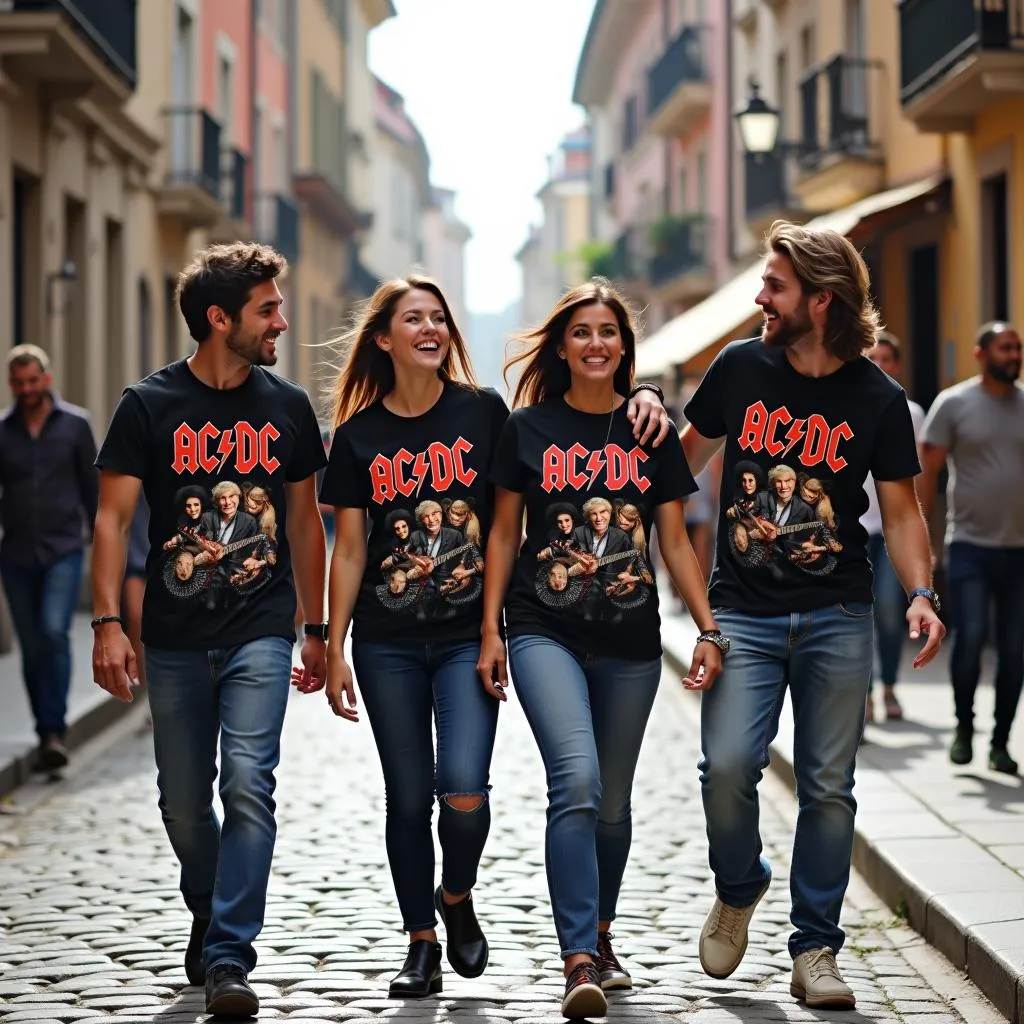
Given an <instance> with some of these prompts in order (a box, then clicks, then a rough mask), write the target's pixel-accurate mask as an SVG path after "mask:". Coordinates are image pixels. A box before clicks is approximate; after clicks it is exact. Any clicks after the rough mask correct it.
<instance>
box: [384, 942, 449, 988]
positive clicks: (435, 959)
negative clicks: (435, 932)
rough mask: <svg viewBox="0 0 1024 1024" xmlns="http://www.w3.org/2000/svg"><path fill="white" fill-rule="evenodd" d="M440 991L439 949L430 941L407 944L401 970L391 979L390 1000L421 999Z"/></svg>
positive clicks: (438, 946)
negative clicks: (407, 948) (406, 952)
mask: <svg viewBox="0 0 1024 1024" xmlns="http://www.w3.org/2000/svg"><path fill="white" fill-rule="evenodd" d="M440 991H441V947H440V945H438V943H436V942H431V941H430V939H417V940H416V941H415V942H410V943H409V952H408V954H407V955H406V957H405V964H404V966H403V967H402V969H401V970H400V971H399V972H398V974H396V975H395V977H394V978H392V979H391V986H390V988H389V989H388V996H389V997H390V998H391V999H422V998H424V996H430V995H434V994H435V993H437V992H440Z"/></svg>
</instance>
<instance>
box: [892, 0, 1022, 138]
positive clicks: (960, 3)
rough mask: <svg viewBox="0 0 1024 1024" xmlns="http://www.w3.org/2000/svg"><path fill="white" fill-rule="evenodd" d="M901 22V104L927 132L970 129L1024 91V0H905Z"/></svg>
mask: <svg viewBox="0 0 1024 1024" xmlns="http://www.w3.org/2000/svg"><path fill="white" fill-rule="evenodd" d="M982 8H987V9H982ZM899 17H900V100H901V102H902V104H903V113H904V115H905V116H906V117H907V118H909V119H910V120H911V121H913V122H914V124H915V125H917V127H918V128H919V129H920V130H921V131H924V132H963V131H970V130H971V128H972V127H973V124H974V119H975V117H976V116H977V114H978V112H979V111H980V110H982V109H983V108H984V107H986V106H987V105H988V104H990V103H993V102H995V101H996V100H998V99H1000V98H1001V97H1003V96H1006V95H1011V94H1014V93H1016V94H1020V93H1024V0H1000V2H998V3H997V2H989V3H986V4H984V5H982V4H979V3H977V2H976V0H902V2H901V3H900V9H899Z"/></svg>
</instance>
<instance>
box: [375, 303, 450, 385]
mask: <svg viewBox="0 0 1024 1024" xmlns="http://www.w3.org/2000/svg"><path fill="white" fill-rule="evenodd" d="M376 342H377V345H378V347H379V348H380V349H382V350H383V351H384V352H387V353H388V354H389V355H390V356H391V361H392V362H393V363H394V365H395V372H396V373H402V372H403V371H404V372H413V373H423V372H424V371H430V372H432V373H436V372H437V371H438V370H439V369H440V367H441V365H442V363H444V361H445V359H446V358H447V356H448V349H449V347H450V344H451V341H450V335H449V333H448V320H447V317H446V316H445V313H444V308H443V307H442V305H441V303H440V301H438V298H437V296H436V295H435V294H434V293H433V292H430V291H427V290H426V289H425V288H411V289H410V290H409V291H407V292H406V293H405V294H404V295H403V296H402V297H401V298H400V299H399V300H398V301H397V302H396V303H395V310H394V312H393V313H392V314H391V323H390V324H389V325H388V333H387V334H381V335H378V337H377V339H376Z"/></svg>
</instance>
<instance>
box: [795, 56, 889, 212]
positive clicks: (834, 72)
mask: <svg viewBox="0 0 1024 1024" xmlns="http://www.w3.org/2000/svg"><path fill="white" fill-rule="evenodd" d="M882 70H883V69H882V67H881V66H880V65H879V64H878V62H876V61H871V60H865V59H863V58H860V57H847V56H845V55H843V54H837V55H836V56H834V57H832V58H830V59H829V60H827V61H826V62H825V63H824V64H821V65H819V66H818V67H816V68H813V69H812V70H811V71H810V72H808V74H807V75H805V76H804V78H803V80H802V81H801V82H800V110H801V126H802V133H801V140H800V160H799V166H800V174H799V175H798V177H797V180H796V182H795V184H794V192H795V193H796V197H797V198H798V199H799V200H800V202H801V203H802V204H803V206H804V207H805V208H806V209H807V210H809V211H811V212H814V213H818V212H822V211H827V210H834V209H837V208H838V207H841V206H847V205H849V204H850V203H855V202H857V201H858V200H860V199H863V198H864V197H865V196H869V195H872V194H873V193H875V192H878V191H880V190H881V189H882V188H883V187H884V185H885V167H884V161H883V157H882V147H881V144H880V142H879V140H878V137H877V134H876V132H877V125H878V123H879V119H880V116H881V112H882V110H881V104H882V103H883V102H884V98H885V97H884V92H883V90H882V89H881V88H879V89H876V88H875V83H876V77H877V76H876V72H881V71H882Z"/></svg>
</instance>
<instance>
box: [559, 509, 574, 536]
mask: <svg viewBox="0 0 1024 1024" xmlns="http://www.w3.org/2000/svg"><path fill="white" fill-rule="evenodd" d="M555 526H557V527H558V532H559V533H561V534H564V535H565V536H566V537H568V536H569V534H570V533H572V529H573V527H572V516H571V515H569V513H568V512H559V513H558V515H557V516H556V517H555Z"/></svg>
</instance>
